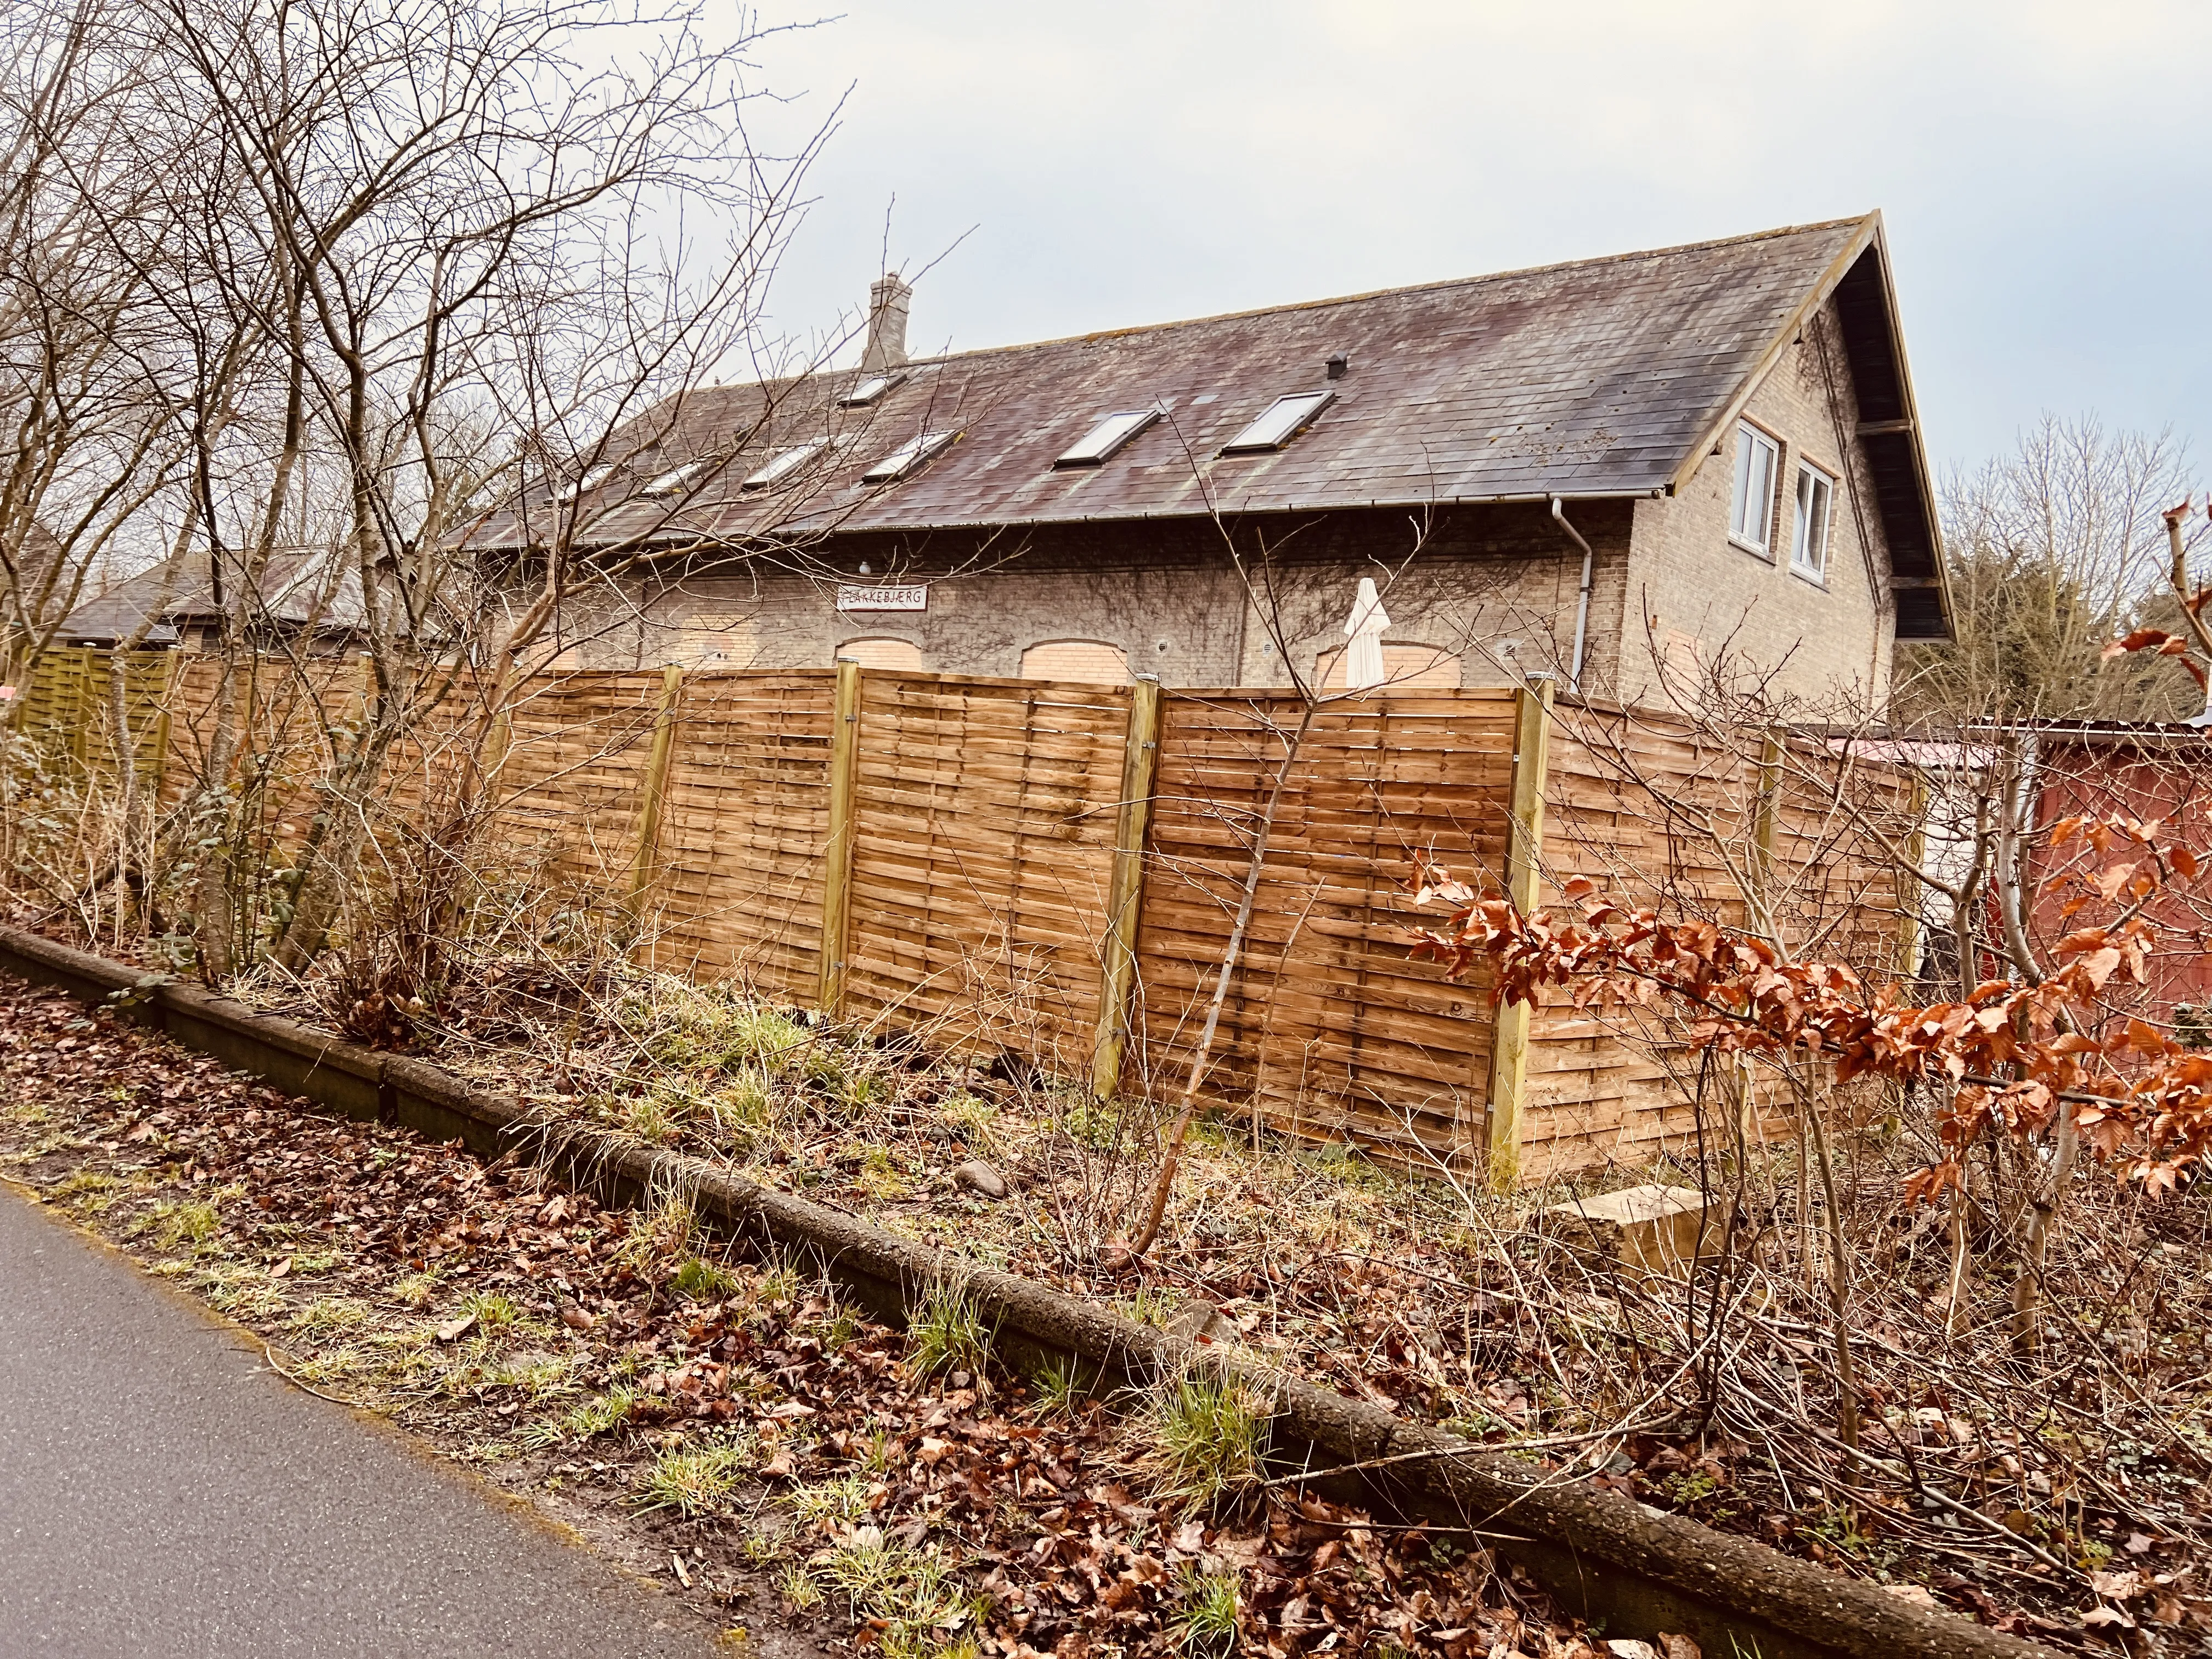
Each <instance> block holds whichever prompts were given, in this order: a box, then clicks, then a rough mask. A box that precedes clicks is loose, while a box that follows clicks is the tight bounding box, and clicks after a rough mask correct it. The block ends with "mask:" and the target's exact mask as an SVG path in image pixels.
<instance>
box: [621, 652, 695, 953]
mask: <svg viewBox="0 0 2212 1659" xmlns="http://www.w3.org/2000/svg"><path fill="white" fill-rule="evenodd" d="M683 689H684V671H683V670H682V669H681V668H678V666H677V665H675V664H674V663H671V664H669V665H668V666H667V667H665V668H664V669H662V670H661V671H660V706H659V709H658V710H657V711H656V712H655V714H654V715H653V747H652V748H651V749H650V750H648V751H647V754H646V758H645V786H644V790H643V793H642V794H641V797H640V799H639V800H638V805H637V850H636V851H635V853H633V854H631V855H630V861H629V891H628V893H627V895H626V896H625V897H624V899H623V905H624V908H627V909H628V910H629V914H630V919H631V920H632V921H639V920H641V919H642V918H643V917H644V915H645V909H646V900H647V898H648V897H649V896H651V894H652V892H653V880H654V878H655V877H657V876H658V875H659V863H660V805H661V802H662V801H663V800H664V799H665V798H666V796H667V793H668V763H669V759H670V757H671V756H672V755H673V754H674V753H675V751H676V699H677V696H678V693H679V692H681V691H682V690H683Z"/></svg>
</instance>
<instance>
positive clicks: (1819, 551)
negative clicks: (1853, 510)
mask: <svg viewBox="0 0 2212 1659" xmlns="http://www.w3.org/2000/svg"><path fill="white" fill-rule="evenodd" d="M1835 501H1836V481H1835V480H1834V479H1833V478H1832V477H1829V476H1828V475H1827V474H1826V473H1825V472H1823V471H1820V468H1819V467H1817V466H1814V465H1813V464H1812V463H1811V462H1810V461H1800V462H1799V463H1798V464H1797V516H1796V522H1795V523H1794V524H1793V525H1792V526H1791V527H1790V568H1791V569H1792V570H1794V571H1796V573H1797V574H1799V575H1801V576H1810V577H1811V578H1812V579H1813V580H1814V581H1816V582H1818V581H1826V580H1827V576H1828V520H1829V518H1830V516H1831V515H1832V513H1833V510H1834V507H1835Z"/></svg>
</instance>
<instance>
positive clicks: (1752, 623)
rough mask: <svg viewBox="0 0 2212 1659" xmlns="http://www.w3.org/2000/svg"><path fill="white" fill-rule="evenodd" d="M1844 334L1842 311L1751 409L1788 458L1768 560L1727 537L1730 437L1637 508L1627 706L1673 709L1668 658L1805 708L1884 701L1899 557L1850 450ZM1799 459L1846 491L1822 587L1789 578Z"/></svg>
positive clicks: (1623, 625) (1787, 358)
mask: <svg viewBox="0 0 2212 1659" xmlns="http://www.w3.org/2000/svg"><path fill="white" fill-rule="evenodd" d="M1833 328H1834V321H1833V307H1832V306H1831V307H1827V308H1826V309H1824V310H1823V311H1822V312H1821V313H1820V316H1819V318H1818V319H1816V322H1815V324H1814V326H1813V327H1810V328H1808V330H1807V331H1806V332H1805V333H1804V335H1803V336H1802V338H1801V340H1800V342H1799V343H1796V344H1794V345H1792V346H1790V347H1789V348H1788V349H1786V350H1785V351H1784V354H1783V356H1782V359H1781V361H1780V362H1778V364H1777V365H1776V366H1775V368H1774V369H1773V371H1772V372H1771V374H1769V375H1768V376H1767V377H1766V379H1765V380H1764V381H1763V382H1761V383H1760V385H1759V387H1758V389H1757V390H1756V391H1755V392H1753V394H1752V397H1751V400H1750V403H1749V404H1748V406H1747V409H1746V410H1745V414H1746V416H1747V418H1748V419H1749V420H1750V421H1751V422H1753V424H1755V425H1757V426H1759V428H1762V429H1763V430H1765V432H1766V433H1767V435H1769V436H1770V437H1772V438H1775V439H1777V440H1778V441H1779V442H1780V444H1781V447H1782V455H1781V462H1780V465H1779V466H1778V469H1777V471H1778V477H1777V478H1776V481H1775V492H1776V493H1775V503H1774V512H1775V514H1776V518H1775V526H1776V528H1775V535H1774V538H1773V541H1774V546H1773V550H1772V557H1771V560H1766V559H1761V558H1759V556H1757V555H1755V554H1753V553H1748V552H1746V551H1745V550H1743V549H1741V548H1740V547H1738V546H1735V545H1734V544H1731V543H1730V541H1729V491H1730V487H1731V484H1732V482H1733V479H1734V477H1735V434H1734V432H1733V431H1730V432H1729V433H1727V434H1724V435H1723V438H1722V441H1721V446H1720V450H1719V453H1716V454H1711V455H1708V456H1707V457H1706V458H1705V462H1704V464H1703V465H1701V466H1700V467H1699V469H1698V471H1697V474H1696V476H1695V477H1692V479H1691V480H1690V481H1689V483H1688V484H1687V485H1686V487H1685V488H1684V489H1682V490H1681V491H1680V493H1679V494H1678V495H1674V497H1672V498H1671V499H1668V500H1662V501H1639V502H1638V503H1637V504H1636V528H1635V537H1634V551H1633V552H1632V555H1631V556H1630V559H1629V568H1628V580H1627V592H1626V600H1627V606H1628V608H1627V611H1626V614H1625V615H1624V616H1622V617H1619V618H1618V619H1617V620H1616V619H1609V623H1610V626H1611V628H1612V629H1613V631H1614V632H1615V633H1616V634H1618V633H1620V632H1625V633H1626V635H1627V638H1628V640H1629V648H1628V650H1627V652H1626V654H1625V657H1624V659H1623V661H1622V665H1621V668H1620V690H1619V695H1620V697H1621V698H1622V700H1623V701H1625V702H1637V703H1650V702H1659V703H1662V705H1663V704H1664V703H1665V702H1667V701H1668V697H1667V694H1666V692H1665V690H1664V689H1663V688H1662V685H1661V684H1660V683H1659V680H1660V676H1659V671H1658V664H1657V661H1656V659H1657V658H1658V657H1660V656H1662V654H1665V653H1668V652H1669V651H1670V650H1671V651H1672V653H1674V660H1675V661H1677V662H1680V663H1682V664H1685V665H1686V664H1687V663H1688V662H1689V661H1690V660H1691V659H1692V655H1693V654H1694V656H1695V658H1696V659H1698V660H1700V661H1702V662H1703V663H1705V665H1708V666H1709V667H1710V666H1711V665H1713V664H1715V663H1717V662H1720V661H1723V660H1726V661H1729V663H1731V664H1732V665H1736V666H1738V667H1739V668H1740V669H1741V671H1744V672H1747V673H1753V674H1756V675H1757V676H1759V677H1760V678H1765V679H1766V680H1767V682H1768V684H1770V685H1771V688H1772V689H1773V690H1775V691H1777V692H1778V693H1780V694H1782V695H1784V696H1789V697H1793V698H1797V699H1802V701H1803V702H1806V703H1807V704H1808V705H1820V706H1826V705H1830V704H1833V703H1835V702H1838V701H1842V702H1880V701H1881V699H1883V698H1884V697H1886V696H1887V691H1888V686H1889V673H1890V658H1891V644H1892V641H1891V630H1892V627H1893V623H1892V620H1891V617H1890V614H1889V611H1888V609H1887V593H1888V580H1889V562H1888V553H1887V549H1886V548H1885V547H1884V546H1883V544H1882V540H1881V517H1880V514H1879V513H1878V512H1877V511H1876V509H1875V499H1874V491H1873V486H1872V483H1871V482H1870V481H1869V478H1868V477H1867V476H1866V471H1865V465H1864V462H1863V457H1862V456H1861V454H1860V453H1859V450H1858V446H1857V442H1856V441H1851V440H1850V433H1851V432H1852V430H1853V426H1854V423H1855V421H1856V418H1857V417H1856V416H1855V414H1854V413H1853V410H1855V409H1856V406H1857V405H1856V402H1855V400H1854V398H1853V393H1852V390H1851V384H1850V365H1849V363H1848V362H1846V361H1845V359H1844V353H1843V350H1842V349H1841V344H1840V342H1839V341H1838V337H1836V335H1835V334H1834V332H1833V331H1832V330H1833ZM1822 331H1827V334H1826V348H1827V349H1826V362H1825V363H1824V362H1823V353H1822V351H1821V349H1820V335H1821V332H1822ZM1831 384H1832V386H1833V388H1834V398H1833V400H1831V397H1830V386H1831ZM1839 431H1840V433H1841V434H1842V435H1843V436H1842V438H1841V439H1839V436H1838V433H1839ZM1800 459H1805V460H1809V461H1811V462H1812V463H1813V464H1814V465H1816V466H1818V467H1820V468H1821V469H1822V470H1823V471H1826V472H1827V473H1829V474H1830V475H1831V476H1832V477H1834V478H1835V479H1836V481H1837V483H1836V489H1835V505H1834V517H1833V520H1832V524H1831V526H1830V528H1829V538H1828V560H1827V580H1826V585H1825V586H1822V585H1820V584H1816V583H1814V582H1811V581H1808V580H1806V579H1805V578H1804V577H1802V576H1801V575H1799V574H1796V572H1794V571H1792V570H1791V569H1790V543H1789V536H1790V512H1791V491H1792V490H1793V489H1794V488H1795V486H1796V476H1797V463H1798V461H1799V460H1800Z"/></svg>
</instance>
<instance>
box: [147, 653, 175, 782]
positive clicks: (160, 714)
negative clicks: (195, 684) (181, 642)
mask: <svg viewBox="0 0 2212 1659" xmlns="http://www.w3.org/2000/svg"><path fill="white" fill-rule="evenodd" d="M176 659H177V653H176V652H175V651H173V650H169V651H164V652H162V653H161V654H160V655H159V656H157V657H156V658H155V660H154V664H153V680H154V696H155V714H154V757H153V760H154V764H153V773H154V805H155V807H156V808H159V807H160V805H161V798H162V796H163V794H164V793H166V792H167V789H168V787H169V732H170V700H171V699H172V698H173V697H174V696H176V692H177V676H176Z"/></svg>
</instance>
